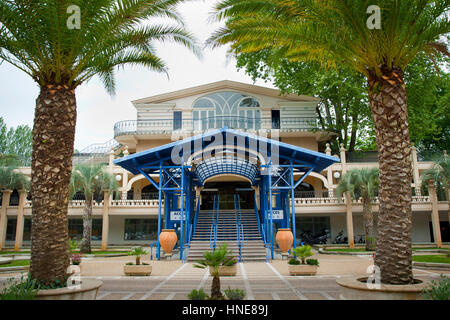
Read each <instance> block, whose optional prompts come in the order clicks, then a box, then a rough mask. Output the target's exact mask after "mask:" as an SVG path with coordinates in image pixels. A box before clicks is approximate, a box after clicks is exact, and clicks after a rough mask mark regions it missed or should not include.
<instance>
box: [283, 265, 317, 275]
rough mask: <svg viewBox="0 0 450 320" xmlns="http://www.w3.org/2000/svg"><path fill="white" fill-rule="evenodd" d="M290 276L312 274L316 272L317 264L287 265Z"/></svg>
mask: <svg viewBox="0 0 450 320" xmlns="http://www.w3.org/2000/svg"><path fill="white" fill-rule="evenodd" d="M288 269H289V273H290V275H291V276H314V275H316V273H317V269H318V267H317V266H310V265H309V264H299V265H293V264H290V265H288Z"/></svg>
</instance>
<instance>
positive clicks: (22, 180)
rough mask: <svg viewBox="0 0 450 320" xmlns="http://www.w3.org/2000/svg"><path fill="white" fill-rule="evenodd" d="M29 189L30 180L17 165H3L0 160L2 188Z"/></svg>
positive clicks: (0, 187) (0, 185) (0, 182)
mask: <svg viewBox="0 0 450 320" xmlns="http://www.w3.org/2000/svg"><path fill="white" fill-rule="evenodd" d="M14 189H15V190H29V189H30V181H29V180H28V178H27V177H26V176H25V175H24V174H23V173H21V172H18V171H17V167H16V166H15V165H11V164H10V163H8V164H7V165H3V164H2V163H1V161H0V190H14Z"/></svg>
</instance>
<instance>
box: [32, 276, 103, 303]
mask: <svg viewBox="0 0 450 320" xmlns="http://www.w3.org/2000/svg"><path fill="white" fill-rule="evenodd" d="M102 284H103V282H101V281H99V280H91V279H83V280H82V281H81V284H80V285H78V286H73V287H67V288H60V289H49V290H39V291H38V294H37V295H36V297H35V298H34V299H35V300H95V299H96V298H97V292H98V289H99V288H100V287H101V286H102Z"/></svg>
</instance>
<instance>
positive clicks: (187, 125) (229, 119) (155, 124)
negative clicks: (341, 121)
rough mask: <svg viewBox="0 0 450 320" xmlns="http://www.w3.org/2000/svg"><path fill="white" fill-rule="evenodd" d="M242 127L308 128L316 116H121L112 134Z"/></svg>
mask: <svg viewBox="0 0 450 320" xmlns="http://www.w3.org/2000/svg"><path fill="white" fill-rule="evenodd" d="M225 126H227V127H229V128H231V129H242V130H260V129H279V130H282V131H283V130H288V131H309V130H311V129H313V128H316V126H317V118H315V117H294V118H281V119H280V120H279V121H278V120H277V121H274V120H273V119H272V118H247V117H240V116H215V117H208V118H202V119H182V120H174V119H148V120H143V119H140V120H124V121H119V122H117V123H116V124H115V125H114V137H117V136H123V135H134V134H138V135H139V134H162V133H166V134H171V133H172V132H173V131H177V130H187V131H205V130H210V129H220V128H223V127H225Z"/></svg>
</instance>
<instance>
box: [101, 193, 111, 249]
mask: <svg viewBox="0 0 450 320" xmlns="http://www.w3.org/2000/svg"><path fill="white" fill-rule="evenodd" d="M111 196H112V195H111V194H109V190H105V191H104V198H103V199H104V200H103V215H102V250H106V249H107V248H108V235H109V205H110V203H111Z"/></svg>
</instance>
